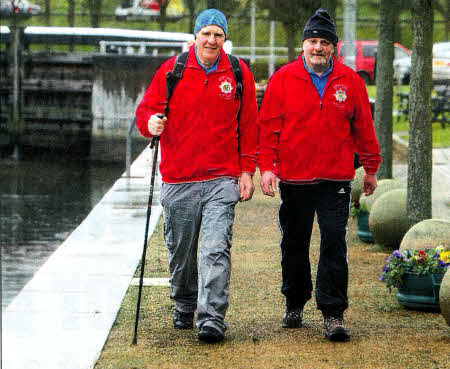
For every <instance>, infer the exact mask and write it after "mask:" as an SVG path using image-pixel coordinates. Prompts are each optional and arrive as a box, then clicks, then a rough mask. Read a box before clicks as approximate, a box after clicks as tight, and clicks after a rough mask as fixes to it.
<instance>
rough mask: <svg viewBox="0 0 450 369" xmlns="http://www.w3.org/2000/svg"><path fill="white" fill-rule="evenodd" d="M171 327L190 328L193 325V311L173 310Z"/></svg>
mask: <svg viewBox="0 0 450 369" xmlns="http://www.w3.org/2000/svg"><path fill="white" fill-rule="evenodd" d="M173 327H174V328H175V329H191V328H193V327H194V313H185V312H183V311H179V310H175V311H174V312H173Z"/></svg>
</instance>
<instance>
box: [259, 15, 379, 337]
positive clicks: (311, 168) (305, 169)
mask: <svg viewBox="0 0 450 369" xmlns="http://www.w3.org/2000/svg"><path fill="white" fill-rule="evenodd" d="M302 41H303V46H302V49H303V52H302V54H301V55H300V56H299V57H298V59H297V60H295V61H293V62H292V63H289V64H287V65H285V66H283V67H282V68H280V69H279V70H278V71H277V72H276V73H275V74H274V75H273V76H272V78H271V79H270V81H269V83H268V85H267V88H266V91H265V94H264V99H263V102H262V105H261V110H260V113H259V117H260V119H259V124H260V127H259V128H260V129H259V153H258V166H259V169H260V172H261V182H260V185H261V189H262V191H263V193H264V194H266V195H268V196H274V192H275V189H276V178H277V177H278V178H279V190H280V196H281V203H280V207H279V218H278V221H279V226H280V231H281V243H280V245H281V269H282V287H281V292H282V293H283V295H284V296H285V297H286V311H285V313H284V316H283V321H282V326H283V327H284V328H298V327H301V326H302V318H303V307H304V305H305V304H306V302H307V301H308V300H309V299H310V298H311V295H312V290H313V284H312V278H311V266H310V261H309V247H310V240H311V233H312V228H313V223H314V216H315V214H316V213H317V221H318V224H319V229H320V259H319V264H318V267H317V278H316V289H315V295H316V304H317V308H318V309H319V310H321V312H322V315H323V319H324V333H325V337H326V338H328V339H329V340H331V341H347V340H348V339H349V338H350V335H349V333H348V331H347V329H346V328H345V326H344V318H343V314H344V311H345V310H346V309H347V307H348V297H347V285H348V263H347V244H346V233H347V221H348V215H349V208H350V194H351V181H352V179H353V177H354V175H355V170H354V164H353V157H354V153H355V152H356V153H358V154H359V161H360V163H361V164H362V166H363V167H364V170H365V172H366V174H365V175H364V179H363V191H364V193H365V194H366V195H371V194H372V193H373V191H374V190H375V187H376V184H377V180H376V172H377V169H378V166H379V164H380V162H381V157H380V149H379V146H378V142H377V139H376V136H375V130H374V127H373V122H372V116H371V112H370V104H369V98H368V96H367V91H366V88H365V85H364V82H363V80H362V79H361V77H359V76H358V75H357V74H356V72H355V71H353V70H352V69H350V68H348V67H347V66H345V65H343V64H341V63H339V62H338V61H337V60H336V59H335V58H334V57H333V56H332V54H333V51H334V48H335V45H336V43H337V41H338V36H337V33H336V26H335V24H334V22H333V20H332V19H331V17H330V15H329V14H328V12H327V11H326V10H324V9H319V10H317V11H316V12H315V13H314V14H313V15H312V16H311V18H310V19H309V20H308V21H307V22H306V25H305V28H304V30H303V35H302Z"/></svg>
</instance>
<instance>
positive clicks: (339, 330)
mask: <svg viewBox="0 0 450 369" xmlns="http://www.w3.org/2000/svg"><path fill="white" fill-rule="evenodd" d="M323 324H324V328H325V332H324V333H325V337H326V338H328V339H329V340H330V341H348V340H349V339H350V335H349V334H348V332H347V329H345V327H344V318H343V317H342V315H324V316H323Z"/></svg>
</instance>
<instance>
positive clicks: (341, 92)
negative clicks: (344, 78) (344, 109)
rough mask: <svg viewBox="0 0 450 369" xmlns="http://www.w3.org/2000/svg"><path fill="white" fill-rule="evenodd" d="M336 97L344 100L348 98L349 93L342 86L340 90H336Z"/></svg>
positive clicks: (338, 99)
mask: <svg viewBox="0 0 450 369" xmlns="http://www.w3.org/2000/svg"><path fill="white" fill-rule="evenodd" d="M334 97H335V98H336V100H337V101H339V102H344V101H345V100H346V99H347V94H346V93H345V91H344V90H343V89H342V88H340V89H339V90H337V91H336V93H335V94H334Z"/></svg>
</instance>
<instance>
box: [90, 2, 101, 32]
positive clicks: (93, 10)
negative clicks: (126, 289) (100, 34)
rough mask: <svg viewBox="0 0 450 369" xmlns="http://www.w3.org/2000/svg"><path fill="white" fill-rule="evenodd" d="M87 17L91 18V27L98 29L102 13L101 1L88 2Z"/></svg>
mask: <svg viewBox="0 0 450 369" xmlns="http://www.w3.org/2000/svg"><path fill="white" fill-rule="evenodd" d="M88 5H89V15H90V18H91V27H92V28H98V27H100V19H101V12H102V0H88Z"/></svg>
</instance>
